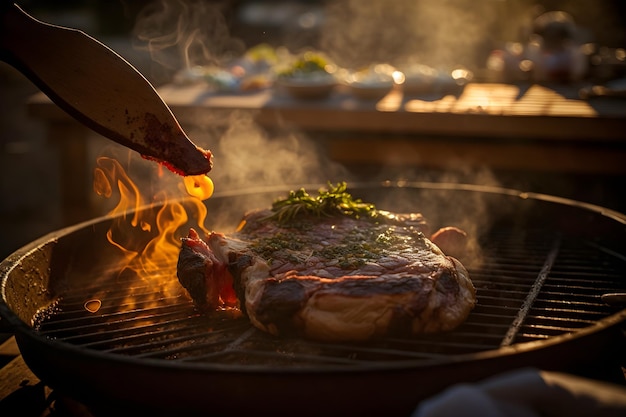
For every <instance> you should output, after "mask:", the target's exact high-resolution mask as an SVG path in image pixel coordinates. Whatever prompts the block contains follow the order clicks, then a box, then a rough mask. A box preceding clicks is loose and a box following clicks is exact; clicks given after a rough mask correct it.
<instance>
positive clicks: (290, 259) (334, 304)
mask: <svg viewBox="0 0 626 417" xmlns="http://www.w3.org/2000/svg"><path fill="white" fill-rule="evenodd" d="M380 213H384V215H381V216H378V217H377V218H376V219H366V218H352V217H349V216H343V215H337V216H330V217H327V216H321V217H318V216H313V215H305V216H301V217H299V218H298V219H297V220H294V221H290V222H280V221H278V220H277V219H275V218H272V214H273V212H272V211H270V210H256V211H252V212H249V213H247V214H246V215H245V216H244V218H243V221H242V225H243V226H242V227H240V229H239V230H237V231H236V232H234V233H232V234H228V235H226V234H222V233H217V232H212V233H210V234H209V235H208V236H202V237H201V236H200V235H199V234H198V233H197V232H196V231H195V230H194V229H191V230H190V231H189V235H188V236H187V237H186V238H183V239H182V247H181V251H180V254H179V261H178V279H179V281H180V283H181V284H182V285H183V286H184V287H185V288H186V289H187V291H188V293H189V295H190V296H191V298H192V299H193V300H194V301H195V303H196V305H197V306H198V307H199V308H201V309H205V310H214V309H217V308H221V307H224V306H230V307H233V306H239V307H240V308H241V311H242V312H244V313H245V314H247V316H248V317H249V319H250V321H251V322H252V324H253V325H254V326H256V327H257V328H259V329H261V330H264V331H266V332H268V333H271V334H273V335H281V336H283V335H285V336H293V335H297V336H302V337H305V338H308V339H314V340H321V341H364V340H369V339H374V338H379V337H383V336H390V335H394V336H410V335H415V334H420V333H432V332H441V331H448V330H452V329H454V328H455V327H456V326H458V325H459V324H461V323H462V322H463V321H465V320H466V318H467V316H468V315H469V313H470V311H471V310H472V308H473V307H474V305H475V302H476V294H475V289H474V286H473V285H472V282H471V280H470V278H469V274H468V272H467V270H466V268H465V267H464V266H463V265H462V264H461V262H460V261H458V260H457V259H456V258H453V257H451V256H446V255H445V254H444V253H443V252H442V251H441V250H440V249H439V247H437V246H436V245H435V244H434V243H433V242H432V241H431V240H429V239H428V238H427V237H426V235H425V233H428V226H427V224H426V222H425V221H424V219H423V217H422V216H421V215H420V214H406V215H396V214H393V213H389V212H380Z"/></svg>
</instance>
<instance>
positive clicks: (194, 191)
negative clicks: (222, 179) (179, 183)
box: [183, 175, 215, 200]
mask: <svg viewBox="0 0 626 417" xmlns="http://www.w3.org/2000/svg"><path fill="white" fill-rule="evenodd" d="M183 182H184V184H185V189H186V190H187V192H188V193H189V195H190V196H192V197H196V198H199V199H200V200H206V199H207V198H211V196H212V195H213V190H214V188H215V187H214V186H213V181H212V180H211V178H209V177H208V176H206V175H190V176H187V177H183Z"/></svg>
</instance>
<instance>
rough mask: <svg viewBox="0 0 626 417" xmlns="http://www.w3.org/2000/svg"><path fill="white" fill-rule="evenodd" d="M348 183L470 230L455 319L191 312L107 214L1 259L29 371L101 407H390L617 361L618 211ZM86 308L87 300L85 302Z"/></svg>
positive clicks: (303, 410) (235, 411)
mask: <svg viewBox="0 0 626 417" xmlns="http://www.w3.org/2000/svg"><path fill="white" fill-rule="evenodd" d="M352 193H353V194H354V195H355V196H357V197H360V198H362V199H363V200H366V201H373V202H375V203H376V204H377V205H378V206H379V207H380V208H383V209H389V207H393V210H394V211H421V212H423V213H424V214H425V216H426V218H427V219H429V221H430V223H431V224H433V225H450V224H455V225H459V226H461V227H463V228H465V229H466V230H468V231H470V233H473V235H474V236H476V238H477V241H478V243H480V253H479V256H478V257H477V258H476V261H475V262H474V261H470V262H469V263H468V264H467V266H468V270H469V272H470V276H471V278H472V280H473V282H474V285H475V286H476V288H477V298H478V304H477V306H476V308H475V309H474V311H473V312H472V313H471V315H470V317H469V318H468V320H467V321H466V322H465V323H464V324H462V325H461V326H460V327H459V328H457V329H456V330H454V331H452V332H448V333H443V334H436V335H427V336H421V337H414V338H410V339H401V338H388V339H383V340H380V341H376V342H372V343H367V344H323V343H314V342H308V341H304V340H300V339H278V338H274V337H272V336H269V335H267V334H264V333H262V332H260V331H258V330H256V329H254V328H253V327H251V326H250V324H249V323H248V322H247V320H246V319H245V318H234V317H232V316H229V314H228V313H224V314H216V315H214V316H210V317H208V316H205V315H202V314H200V313H198V312H197V311H196V310H195V309H194V307H193V305H192V303H191V301H190V300H189V299H188V297H186V295H185V294H184V292H183V291H182V289H181V290H180V291H179V292H176V291H174V292H172V291H167V290H165V289H164V288H162V287H160V286H159V285H155V284H154V282H153V281H150V280H146V279H145V278H142V277H139V276H137V275H136V274H134V273H132V272H126V271H120V269H119V267H118V266H117V265H118V264H117V263H115V262H112V261H111V260H112V259H114V257H115V255H114V254H113V252H114V250H113V249H114V248H112V247H111V245H110V244H108V242H107V241H106V239H105V236H106V233H107V230H108V229H109V227H110V225H111V221H112V220H111V219H108V218H102V219H95V220H94V221H92V222H88V223H85V224H81V225H77V226H75V227H72V228H68V229H64V230H62V231H59V232H57V233H55V234H52V235H50V236H46V237H43V238H42V239H40V240H38V241H36V242H33V243H32V244H31V245H28V246H27V247H25V248H23V249H22V250H20V251H18V252H16V253H15V254H13V255H12V256H11V257H9V258H8V259H6V260H5V261H4V262H3V263H2V274H3V275H2V280H3V281H2V284H3V287H2V288H3V303H2V304H0V313H2V316H3V318H6V320H7V321H9V322H10V323H11V324H12V325H13V326H14V327H15V333H16V338H17V340H18V344H19V345H20V349H21V351H22V355H23V357H24V359H25V361H26V363H27V364H28V365H29V367H31V369H32V370H33V371H34V372H35V374H37V376H39V377H40V378H41V379H42V380H43V381H45V382H46V383H48V384H49V385H51V386H52V387H54V388H55V389H58V390H61V391H63V392H66V393H68V394H69V395H71V396H74V397H77V398H78V399H80V400H82V401H84V402H86V403H87V404H90V405H92V406H93V407H94V408H96V409H98V410H103V412H104V413H108V412H118V411H119V410H120V409H122V410H130V409H133V410H134V409H137V410H141V411H142V412H146V411H147V412H149V413H151V414H152V415H168V414H169V415H171V413H173V412H176V413H177V415H180V414H188V415H200V414H203V415H206V414H207V413H211V415H212V414H213V413H214V414H215V415H249V414H251V413H260V414H263V413H272V414H274V415H293V414H294V412H297V413H298V414H299V415H319V414H321V413H325V414H331V415H334V414H337V415H339V414H344V415H345V414H346V413H350V414H361V415H398V416H400V415H408V414H410V412H411V410H412V409H414V407H415V406H416V404H417V403H418V402H419V401H420V400H422V399H424V398H426V397H428V396H430V395H433V394H435V393H437V392H439V391H441V390H442V389H444V388H445V387H447V386H449V385H450V384H453V383H457V382H470V381H475V380H477V379H480V378H484V377H487V376H490V375H494V374H496V373H499V372H504V371H507V370H511V369H515V368H519V367H526V366H532V367H537V368H541V369H547V370H558V371H566V372H572V373H576V374H580V375H584V376H592V377H593V376H598V375H602V376H603V377H604V376H605V375H606V374H607V373H610V372H611V370H616V369H618V368H619V367H618V364H619V361H620V359H621V358H620V354H621V349H622V347H623V346H622V344H623V337H622V333H621V327H622V326H623V322H624V320H625V319H626V310H623V307H619V306H617V307H616V306H610V305H608V304H606V303H604V302H603V301H602V298H601V297H602V295H604V294H608V293H615V292H626V273H625V272H624V271H625V270H626V269H625V268H624V267H625V266H626V251H625V250H624V247H623V245H624V242H626V239H624V237H625V236H624V234H625V233H626V228H625V224H626V218H625V217H624V216H623V215H621V214H619V213H614V212H611V211H609V210H605V209H602V208H598V207H595V206H589V205H585V204H582V203H577V202H572V201H569V200H561V199H558V198H554V197H549V196H541V195H531V194H527V193H520V192H518V191H515V190H503V189H495V188H487V187H476V186H463V185H451V184H428V183H408V184H382V185H381V184H361V185H358V186H357V187H355V188H354V189H353V190H352ZM277 195H282V194H281V193H277V192H276V191H273V190H270V191H267V192H263V193H261V192H258V191H254V192H250V193H239V194H235V195H230V196H222V197H219V196H216V197H214V198H213V199H211V200H209V202H208V203H207V204H208V205H209V213H228V214H229V216H227V218H224V219H220V223H221V224H223V225H226V224H232V225H236V224H237V221H238V218H239V215H240V214H241V213H242V212H243V210H245V209H246V208H249V207H250V205H249V204H251V203H249V202H248V198H249V197H251V196H254V197H255V201H256V204H262V203H260V202H259V201H263V199H265V202H266V203H267V204H269V203H271V201H272V200H273V199H274V198H275V197H276V196H277ZM259 197H260V199H259ZM451 201H453V202H464V203H466V204H465V205H464V207H462V208H460V205H459V204H450V202H451ZM386 205H387V206H386ZM233 207H242V210H240V211H238V212H237V210H233ZM153 209H154V208H146V209H145V210H153ZM220 227H227V226H220ZM233 227H234V226H233ZM183 229H184V228H183ZM185 232H186V230H181V233H183V234H184V233H185ZM158 274H159V275H162V277H163V278H165V279H164V280H163V281H161V280H159V281H158V282H167V280H168V277H169V280H172V279H174V280H175V279H176V278H175V264H172V263H164V264H163V265H161V266H160V267H159V268H158ZM90 302H97V303H99V304H98V308H97V309H94V310H95V312H90V311H89V309H88V308H87V307H88V305H89V304H88V303H90ZM103 398H106V401H103V400H102V399H103Z"/></svg>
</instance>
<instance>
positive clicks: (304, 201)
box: [271, 182, 378, 222]
mask: <svg viewBox="0 0 626 417" xmlns="http://www.w3.org/2000/svg"><path fill="white" fill-rule="evenodd" d="M347 187H348V186H347V184H346V183H345V182H341V183H338V184H337V185H332V184H331V183H330V182H329V183H328V189H327V190H325V189H323V188H322V189H320V190H318V195H317V196H312V195H310V194H309V193H307V192H306V190H305V189H304V188H300V189H299V190H298V191H290V192H289V195H288V196H287V197H286V198H281V199H278V200H276V201H275V202H274V204H272V211H273V212H274V214H273V215H272V216H271V218H272V219H276V220H278V221H279V222H288V221H291V220H293V219H294V218H296V217H297V216H299V215H313V216H317V217H322V216H327V217H331V216H336V215H344V216H349V217H354V218H357V219H358V218H361V217H364V218H375V217H376V216H378V212H377V210H376V207H375V206H374V204H371V203H364V202H363V201H361V200H360V199H355V198H353V197H352V195H350V194H349V193H348V192H347V191H346V190H347Z"/></svg>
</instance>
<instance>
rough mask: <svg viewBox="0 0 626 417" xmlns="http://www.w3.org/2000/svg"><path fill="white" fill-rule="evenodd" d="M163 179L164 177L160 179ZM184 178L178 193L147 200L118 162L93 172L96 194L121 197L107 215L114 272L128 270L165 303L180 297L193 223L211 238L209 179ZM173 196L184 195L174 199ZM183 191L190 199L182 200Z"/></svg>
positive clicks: (105, 161)
mask: <svg viewBox="0 0 626 417" xmlns="http://www.w3.org/2000/svg"><path fill="white" fill-rule="evenodd" d="M163 176H164V174H163V173H162V172H160V175H159V178H160V179H162V177H163ZM201 177H204V178H201ZM180 178H182V180H181V183H180V184H179V187H178V190H171V189H168V187H161V186H159V187H156V188H158V189H159V191H158V192H157V193H155V195H154V196H151V198H147V197H148V196H147V195H146V194H145V191H144V193H142V191H141V190H140V189H139V187H138V186H137V184H136V183H135V182H134V181H133V180H132V179H131V178H130V177H129V175H128V174H127V173H126V171H125V170H124V168H123V167H122V165H121V164H120V163H119V162H118V161H117V160H115V159H112V158H109V157H100V158H98V160H97V167H96V168H95V172H94V184H93V186H94V191H95V192H96V194H98V195H100V196H102V197H105V198H111V197H112V196H114V195H115V194H117V193H119V201H118V202H117V205H116V206H115V207H114V208H113V209H112V210H111V211H110V212H109V214H108V215H109V216H110V217H111V218H112V223H111V227H110V229H109V230H108V232H107V239H108V241H109V242H110V243H111V244H112V245H114V246H115V247H116V248H118V249H119V250H120V253H121V259H120V260H119V261H118V263H117V264H116V265H115V269H116V270H118V271H120V272H121V271H127V270H129V269H130V270H131V271H133V272H134V273H136V274H137V276H138V277H139V278H140V279H141V280H144V281H146V282H148V283H149V285H150V287H151V288H153V289H154V290H155V293H157V292H160V293H161V295H163V296H166V297H170V296H177V295H180V294H181V291H182V287H181V286H180V284H179V283H178V280H177V278H176V264H177V261H178V253H179V251H180V245H181V243H180V237H182V236H183V234H184V235H186V233H187V231H188V229H189V222H190V221H191V220H190V219H192V220H193V221H194V222H195V223H194V224H193V227H198V228H199V229H200V230H203V231H204V232H206V233H208V230H207V229H206V227H205V226H204V222H205V220H206V217H207V208H206V206H205V205H204V204H203V203H202V200H203V199H206V198H208V197H210V196H211V194H212V193H213V183H212V182H211V180H210V179H209V178H208V177H206V176H199V177H180ZM114 186H115V187H114ZM169 188H171V187H169ZM116 191H117V193H116ZM173 191H174V192H175V193H177V194H181V195H180V196H178V197H176V198H174V197H175V196H173V195H171V194H173ZM184 191H187V194H189V195H191V197H189V196H187V197H186V198H183V196H184V195H183V192H184ZM185 226H187V227H185ZM126 302H127V303H128V302H130V303H132V300H126Z"/></svg>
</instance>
